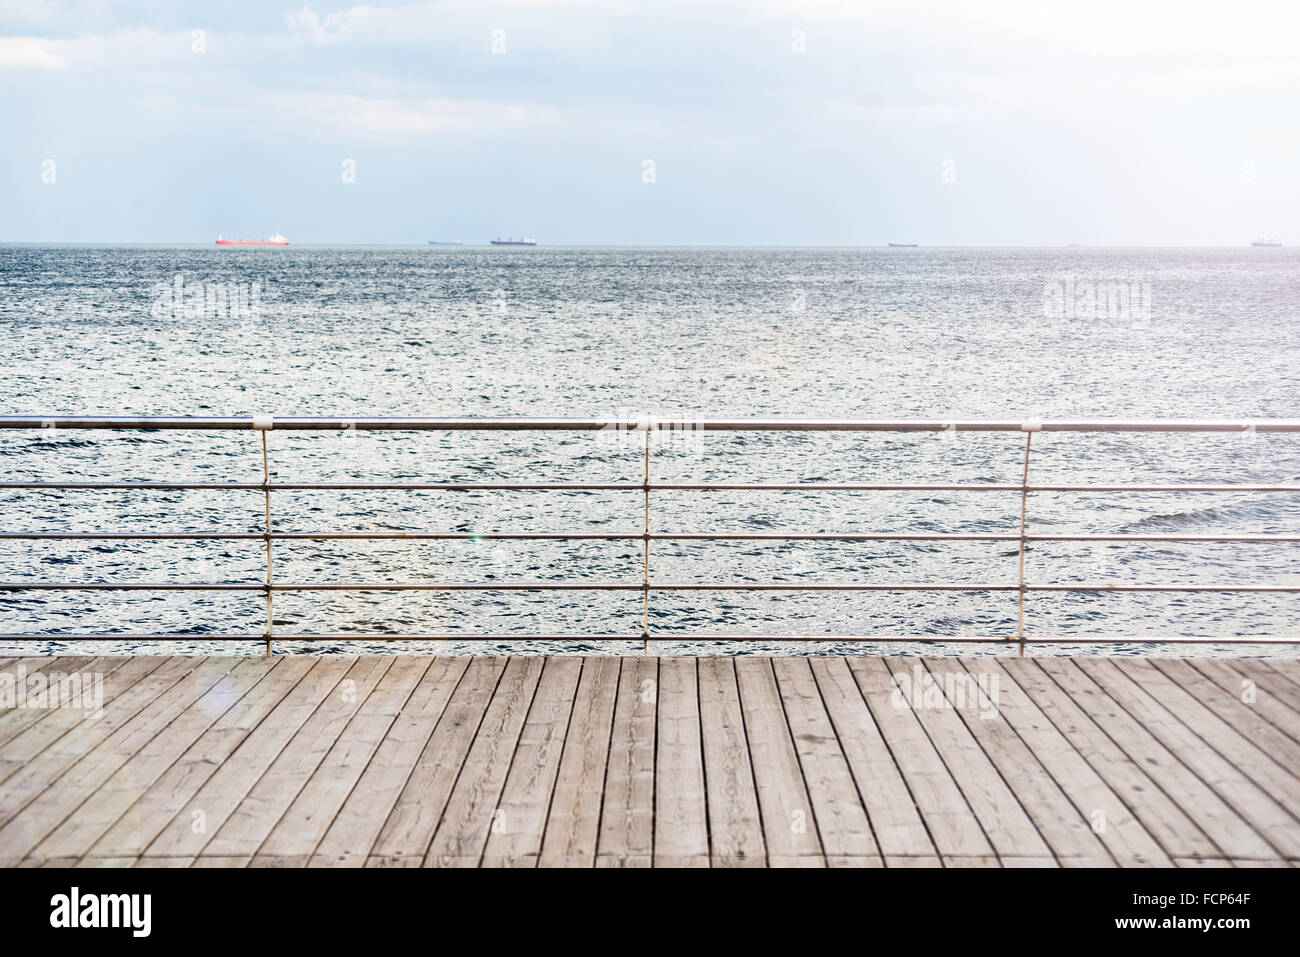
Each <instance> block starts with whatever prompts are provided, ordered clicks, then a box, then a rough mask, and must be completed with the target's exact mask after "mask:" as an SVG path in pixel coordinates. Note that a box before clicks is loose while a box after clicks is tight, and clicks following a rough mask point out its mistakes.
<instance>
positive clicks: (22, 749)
mask: <svg viewBox="0 0 1300 957" xmlns="http://www.w3.org/2000/svg"><path fill="white" fill-rule="evenodd" d="M167 660H168V659H165V658H131V659H127V660H126V663H125V664H123V665H122V666H121V667H120V668H117V667H115V668H114V669H113V671H111V672H108V673H106V674H105V676H104V704H105V711H108V710H109V705H110V704H111V705H112V706H113V707H112V711H113V717H114V720H115V721H116V722H117V723H119V724H120V723H121V721H122V720H125V718H126V717H129V716H130V712H129V711H128V710H125V709H129V708H130V707H131V705H132V702H135V703H136V704H137V705H139V704H140V703H141V702H140V695H141V694H145V693H147V692H148V691H150V690H151V689H152V690H153V691H154V693H155V694H158V693H161V689H162V687H163V686H162V685H159V684H158V683H157V682H155V683H153V684H152V685H149V686H146V688H144V689H143V690H142V691H139V692H135V691H130V690H129V689H131V686H132V685H134V684H136V682H138V681H141V680H142V679H143V678H144V677H145V676H147V675H149V674H150V673H152V672H154V671H156V670H157V669H158V668H160V667H161V666H162V665H163V663H164V662H165V661H167ZM171 667H172V668H173V670H174V669H175V668H177V667H179V663H178V664H173V665H172V666H171ZM128 692H129V693H128ZM18 711H21V712H23V713H24V714H26V715H30V714H31V713H32V712H31V711H30V710H29V709H15V712H18ZM45 716H46V717H47V718H48V720H40V721H37V720H35V719H32V718H30V717H26V718H25V719H24V720H22V721H21V722H17V721H16V722H14V724H12V725H11V726H10V727H11V728H12V729H13V730H14V731H15V733H14V734H13V735H12V736H11V737H10V738H9V740H8V741H7V742H5V743H4V744H3V745H0V782H4V781H7V780H8V779H9V777H10V776H11V775H13V774H14V773H15V772H17V771H19V770H21V769H27V770H28V773H29V774H30V772H31V770H32V769H33V768H34V767H37V766H39V765H38V764H35V763H34V762H36V759H37V758H38V757H39V756H40V755H41V754H42V752H44V751H45V750H46V749H47V748H49V747H50V746H51V745H52V744H53V743H54V742H56V741H58V740H59V739H60V738H62V737H63V736H64V735H65V734H67V733H68V732H69V731H71V730H72V729H73V728H78V727H79V726H82V725H83V724H89V725H91V727H90V728H86V727H82V728H81V730H80V731H79V732H78V736H76V737H74V738H73V739H71V741H72V742H73V746H72V747H70V748H66V747H65V748H64V750H65V751H66V752H67V753H78V756H79V752H78V749H79V748H82V747H85V748H88V747H92V746H93V744H82V743H81V742H83V741H85V740H86V738H87V736H88V737H89V738H91V739H94V738H95V735H94V731H95V728H96V727H98V728H99V730H101V731H103V732H104V733H105V734H107V731H105V727H106V726H104V723H103V721H102V716H101V718H96V719H94V720H93V721H88V720H87V719H88V718H89V717H90V715H88V714H87V713H85V712H84V711H78V710H77V709H74V708H60V709H57V710H56V711H52V712H46V713H45ZM45 760H48V759H45ZM29 766H30V767H29ZM51 773H52V772H51ZM50 780H53V778H50ZM2 816H3V814H2V812H0V817H2Z"/></svg>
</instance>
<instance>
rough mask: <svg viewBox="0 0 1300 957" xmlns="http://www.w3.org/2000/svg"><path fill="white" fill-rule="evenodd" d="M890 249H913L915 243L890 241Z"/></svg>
mask: <svg viewBox="0 0 1300 957" xmlns="http://www.w3.org/2000/svg"><path fill="white" fill-rule="evenodd" d="M889 248H890V249H915V248H916V243H890V244H889Z"/></svg>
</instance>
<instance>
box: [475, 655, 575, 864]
mask: <svg viewBox="0 0 1300 957" xmlns="http://www.w3.org/2000/svg"><path fill="white" fill-rule="evenodd" d="M581 673H582V659H581V658H547V659H546V663H545V667H544V668H543V669H542V677H541V681H540V682H538V685H537V694H536V696H535V697H534V698H533V705H532V708H531V709H529V712H528V718H527V720H526V721H524V727H523V730H522V731H521V732H520V734H519V745H518V747H516V748H515V755H514V761H513V763H512V764H511V766H510V773H509V775H508V776H507V777H506V782H505V788H504V789H503V791H502V793H501V800H500V802H499V805H498V809H499V815H500V816H499V818H498V821H499V825H500V826H493V828H492V829H491V831H490V832H489V834H488V841H487V847H486V848H485V849H484V851H483V866H484V867H518V866H528V867H535V866H536V865H537V858H538V856H539V855H540V854H541V851H542V836H543V833H544V831H545V829H546V815H547V812H548V811H549V810H550V807H551V796H552V794H553V793H554V790H555V781H556V775H557V774H558V773H559V769H560V755H561V754H562V753H563V750H564V741H565V736H566V734H567V732H568V730H569V721H570V718H571V717H572V715H573V705H574V696H575V693H576V691H577V687H578V678H579V677H580V675H581ZM494 824H495V822H494Z"/></svg>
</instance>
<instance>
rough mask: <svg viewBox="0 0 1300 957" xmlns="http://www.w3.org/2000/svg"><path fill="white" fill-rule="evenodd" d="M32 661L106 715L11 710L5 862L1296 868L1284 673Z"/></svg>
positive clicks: (1197, 668)
mask: <svg viewBox="0 0 1300 957" xmlns="http://www.w3.org/2000/svg"><path fill="white" fill-rule="evenodd" d="M19 665H22V666H23V667H24V668H25V671H26V673H27V674H29V675H34V674H38V673H42V672H54V671H56V670H57V671H58V672H61V673H64V674H78V675H80V676H82V677H83V678H84V677H85V676H87V675H95V674H100V675H102V677H103V685H102V687H103V708H102V713H98V714H93V715H92V714H91V713H89V712H88V711H87V710H86V709H85V708H84V707H81V706H80V705H78V706H77V707H72V706H61V707H51V706H49V705H50V702H48V701H46V702H45V703H44V704H43V705H41V706H39V707H31V706H28V707H13V708H7V709H5V708H0V866H24V867H31V866H41V865H60V866H67V865H77V866H85V867H127V866H136V867H194V866H198V867H247V866H254V867H303V866H309V865H310V866H313V867H337V866H351V867H363V866H365V867H421V866H424V867H445V866H458V867H466V866H469V867H474V866H480V867H538V866H541V867H554V866H579V867H709V866H713V867H753V866H765V865H766V866H773V867H809V866H812V867H939V866H944V867H987V866H1003V867H1057V866H1062V867H1089V866H1103V867H1106V866H1117V865H1118V866H1149V865H1164V866H1168V865H1171V864H1174V865H1178V866H1186V867H1207V866H1208V867H1216V866H1221V867H1250V866H1294V865H1295V864H1296V863H1300V662H1297V661H1291V660H1279V659H1270V660H1267V661H1265V660H1259V659H1254V660H1210V659H1151V658H1079V659H1069V658H1041V659H1035V658H1024V659H1018V658H960V659H959V658H878V657H853V658H841V657H815V658H800V657H790V658H761V657H741V658H722V657H719V658H708V657H705V658H698V659H695V658H655V657H629V658H621V659H620V658H601V657H584V658H563V657H548V658H527V657H512V658H492V657H482V658H430V657H416V656H392V657H387V656H384V657H378V656H362V657H343V656H327V657H309V656H285V657H274V658H268V659H263V658H60V659H51V658H27V659H3V660H0V674H6V673H7V674H16V673H17V669H18V666H19ZM29 705H30V703H29Z"/></svg>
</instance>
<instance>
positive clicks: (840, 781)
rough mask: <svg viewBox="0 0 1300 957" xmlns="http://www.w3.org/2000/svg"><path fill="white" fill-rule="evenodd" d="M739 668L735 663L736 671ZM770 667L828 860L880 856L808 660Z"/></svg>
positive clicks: (774, 662) (776, 660) (791, 659)
mask: <svg viewBox="0 0 1300 957" xmlns="http://www.w3.org/2000/svg"><path fill="white" fill-rule="evenodd" d="M742 660H743V659H742ZM740 665H741V662H740V661H737V662H736V668H737V670H738V671H739V668H740ZM771 667H772V669H773V671H774V672H775V675H776V680H777V686H778V688H779V690H780V696H781V705H782V706H783V707H784V710H785V716H786V719H787V721H788V723H789V726H790V732H791V734H792V735H793V736H794V742H795V750H796V751H797V752H798V755H799V764H800V766H801V767H802V769H803V777H804V780H805V781H806V782H807V785H808V795H809V797H810V798H811V799H812V806H813V811H814V812H815V814H816V819H817V833H818V834H819V835H820V836H821V843H822V849H823V850H824V852H825V854H826V856H827V857H832V856H833V857H875V856H877V855H878V854H879V848H877V847H876V841H875V839H874V838H873V837H872V834H871V824H870V822H869V821H868V820H867V812H866V809H865V808H864V807H863V803H862V797H861V795H860V794H859V793H858V787H857V784H856V783H855V782H854V780H853V774H852V772H851V771H850V770H849V764H848V761H847V760H846V759H845V757H844V751H843V749H842V748H841V746H840V740H839V737H838V736H837V734H836V732H835V726H834V725H833V724H832V723H831V719H830V715H829V714H828V713H827V710H826V705H825V703H824V702H823V701H822V696H821V691H820V690H819V689H818V686H817V680H816V678H814V677H813V673H812V668H811V666H810V664H809V661H808V659H807V658H806V657H803V656H798V657H789V658H773V659H771ZM750 737H751V740H752V738H753V734H752V732H751V735H750ZM770 843H771V842H770V841H769V846H770Z"/></svg>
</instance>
